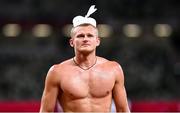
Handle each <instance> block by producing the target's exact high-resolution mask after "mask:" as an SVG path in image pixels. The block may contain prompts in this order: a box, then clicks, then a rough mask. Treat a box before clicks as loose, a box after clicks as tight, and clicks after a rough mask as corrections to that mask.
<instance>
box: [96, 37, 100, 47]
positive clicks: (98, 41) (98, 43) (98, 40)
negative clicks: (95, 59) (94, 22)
mask: <svg viewBox="0 0 180 113" xmlns="http://www.w3.org/2000/svg"><path fill="white" fill-rule="evenodd" d="M96 41H97V45H96V46H99V45H100V43H101V39H100V38H99V37H97V40H96Z"/></svg>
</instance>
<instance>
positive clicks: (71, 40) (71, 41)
mask: <svg viewBox="0 0 180 113" xmlns="http://www.w3.org/2000/svg"><path fill="white" fill-rule="evenodd" d="M69 44H70V46H71V47H74V44H73V39H72V38H70V39H69Z"/></svg>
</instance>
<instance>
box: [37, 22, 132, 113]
mask: <svg viewBox="0 0 180 113" xmlns="http://www.w3.org/2000/svg"><path fill="white" fill-rule="evenodd" d="M75 24H77V23H73V25H74V27H73V28H72V31H71V39H70V45H71V46H72V47H73V48H74V52H75V56H74V57H73V58H71V59H68V60H66V61H64V62H62V63H60V64H57V65H54V66H52V67H51V68H50V70H49V72H48V74H47V77H46V81H45V89H44V92H43V96H42V100H41V108H40V112H53V111H54V107H55V105H56V102H57V101H58V102H59V103H60V105H61V107H62V109H63V111H64V112H110V110H111V102H112V98H114V102H115V105H116V111H117V112H130V110H129V107H128V102H127V96H126V90H125V87H124V74H123V71H122V68H121V66H120V65H119V64H118V63H116V62H114V61H109V60H107V59H105V58H102V57H98V56H96V47H97V46H99V44H100V40H99V38H98V30H97V28H96V23H94V21H91V19H90V21H83V22H81V23H78V24H77V25H75Z"/></svg>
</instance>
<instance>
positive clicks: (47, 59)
mask: <svg viewBox="0 0 180 113" xmlns="http://www.w3.org/2000/svg"><path fill="white" fill-rule="evenodd" d="M92 4H94V5H96V7H97V9H98V10H97V12H95V13H94V14H93V15H92V17H94V18H95V19H96V20H97V23H98V24H108V25H109V26H111V27H112V31H113V33H112V34H111V36H110V37H108V38H102V39H101V45H100V47H98V50H97V54H98V55H99V56H102V57H105V58H107V59H109V60H115V61H117V62H118V63H120V64H121V66H122V68H123V70H124V74H125V85H126V89H127V93H128V98H129V99H130V100H145V99H147V100H177V99H179V98H180V89H179V86H180V85H179V84H180V37H179V36H180V21H179V20H180V16H179V11H180V4H179V1H178V0H107V1H104V0H96V1H95V0H94V1H93V0H86V1H85V0H0V100H1V101H6V100H40V98H41V95H42V91H43V88H44V80H45V77H46V73H47V71H48V69H49V68H50V67H51V66H52V65H53V64H57V63H60V62H61V61H63V60H66V59H68V58H71V57H73V56H74V54H73V49H72V48H71V47H70V46H69V42H68V40H69V38H68V37H67V36H65V35H64V34H63V32H62V31H63V27H64V26H65V25H67V24H71V21H72V19H73V17H75V16H77V15H85V14H86V13H87V11H88V9H89V7H90V6H91V5H92ZM6 24H18V25H19V26H20V27H21V33H20V34H19V35H18V36H17V37H7V36H5V35H4V34H3V27H4V26H5V25H6ZM37 24H48V25H50V26H51V29H52V33H51V35H49V36H48V37H44V38H37V37H35V36H33V34H32V28H33V27H34V26H35V25H37ZM126 24H137V25H139V26H141V28H142V35H140V36H138V37H137V38H128V37H127V36H126V35H124V33H123V26H124V25H126ZM156 24H168V25H170V26H171V27H172V33H171V35H170V36H168V37H165V38H160V37H157V36H156V35H155V34H154V31H153V28H154V26H155V25H156Z"/></svg>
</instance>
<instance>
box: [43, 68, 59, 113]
mask: <svg viewBox="0 0 180 113" xmlns="http://www.w3.org/2000/svg"><path fill="white" fill-rule="evenodd" d="M55 74H56V73H55V72H53V70H50V71H49V72H48V74H47V77H46V80H45V87H44V91H43V95H42V100H41V111H43V112H47V111H53V110H54V107H55V104H56V99H57V96H58V90H59V87H58V82H57V79H56V78H55Z"/></svg>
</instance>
